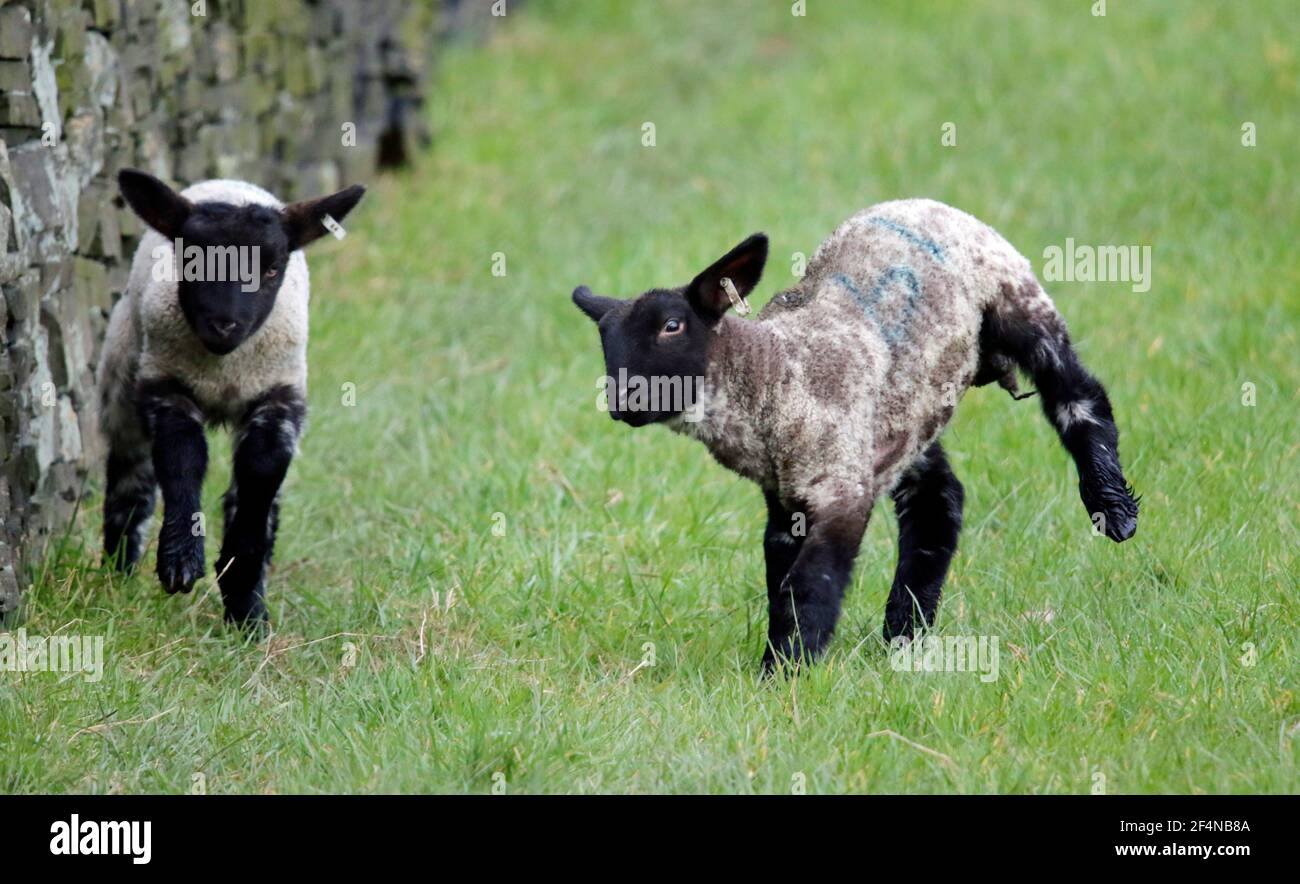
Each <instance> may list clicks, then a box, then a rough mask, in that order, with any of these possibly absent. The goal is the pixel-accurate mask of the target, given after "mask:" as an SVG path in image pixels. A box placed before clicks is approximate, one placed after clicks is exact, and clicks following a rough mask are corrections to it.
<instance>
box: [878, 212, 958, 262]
mask: <svg viewBox="0 0 1300 884" xmlns="http://www.w3.org/2000/svg"><path fill="white" fill-rule="evenodd" d="M867 223H868V224H874V225H876V226H877V227H883V228H885V229H886V230H891V231H893V232H894V233H897V234H898V235H899V236H901V237H902V238H903V239H905V240H907V241H908V242H910V243H911V244H912V245H914V246H917V247H918V248H922V249H925V250H926V251H927V252H929V253H930V257H932V258H934V260H936V261H938V262H939V263H940V264H942V263H943V246H941V245H939V244H938V243H937V242H935V241H934V240H932V239H930V238H929V237H928V236H922V235H921V234H919V233H916V232H914V231H912V229H911V228H908V227H904V226H903V225H902V224H899V223H898V222H897V221H890V220H889V219H888V218H881V217H879V216H877V217H873V218H868V219H867Z"/></svg>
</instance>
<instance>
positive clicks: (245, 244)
mask: <svg viewBox="0 0 1300 884" xmlns="http://www.w3.org/2000/svg"><path fill="white" fill-rule="evenodd" d="M180 238H181V243H182V251H183V254H182V255H180V256H178V261H177V270H178V277H177V292H178V295H179V298H180V304H181V311H182V312H183V313H184V314H185V319H186V321H187V322H188V323H189V324H190V328H192V329H193V330H194V334H195V335H197V336H198V339H199V340H200V341H201V342H202V343H203V346H204V347H206V348H207V349H208V351H209V352H211V353H215V354H217V355H218V356H224V355H225V354H227V353H230V352H232V351H233V350H234V349H235V348H237V347H238V346H239V345H240V344H242V343H244V341H246V340H247V339H248V338H249V337H250V336H251V335H252V334H253V333H254V332H256V331H257V330H258V329H259V328H261V327H262V323H264V322H265V321H266V317H268V316H269V315H270V314H271V310H272V308H274V307H275V298H276V295H277V294H278V293H279V291H280V284H281V283H282V282H283V280H284V271H285V266H286V265H287V264H288V262H289V251H290V249H289V237H288V234H287V233H286V232H285V228H284V222H283V219H282V218H281V215H280V213H279V212H278V211H276V210H275V209H272V208H269V207H267V206H232V205H228V204H225V203H199V204H198V205H196V206H195V207H194V211H192V212H191V213H190V215H189V217H188V218H186V220H185V223H184V224H183V225H182V226H181V236H180Z"/></svg>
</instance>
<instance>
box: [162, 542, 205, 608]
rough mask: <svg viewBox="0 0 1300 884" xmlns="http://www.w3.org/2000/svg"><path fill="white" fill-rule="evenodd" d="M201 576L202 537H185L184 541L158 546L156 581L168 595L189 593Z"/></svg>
mask: <svg viewBox="0 0 1300 884" xmlns="http://www.w3.org/2000/svg"><path fill="white" fill-rule="evenodd" d="M202 576H203V538H202V537H188V536H187V537H186V538H185V539H184V540H180V541H174V542H172V543H167V544H164V545H160V546H159V549H158V580H159V581H160V582H161V583H162V585H163V589H165V590H167V592H168V593H169V594H171V595H174V594H176V593H178V592H190V591H191V590H192V589H194V584H195V583H196V582H197V581H198V579H199V578H200V577H202Z"/></svg>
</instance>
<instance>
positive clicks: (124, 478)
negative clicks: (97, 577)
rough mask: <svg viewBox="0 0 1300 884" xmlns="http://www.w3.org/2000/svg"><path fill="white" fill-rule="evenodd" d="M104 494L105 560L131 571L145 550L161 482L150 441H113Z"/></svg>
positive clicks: (121, 569)
mask: <svg viewBox="0 0 1300 884" xmlns="http://www.w3.org/2000/svg"><path fill="white" fill-rule="evenodd" d="M107 472H108V476H107V483H106V484H107V488H106V491H105V494H104V561H105V562H109V563H112V564H113V565H114V566H115V567H116V568H117V569H118V570H119V571H130V570H131V569H133V568H134V567H135V565H136V563H137V562H139V561H140V554H141V553H142V552H143V551H144V545H145V544H144V532H145V528H146V526H147V524H148V522H149V518H150V517H151V516H152V515H153V510H154V500H155V498H156V497H157V489H158V483H157V481H156V480H155V478H154V472H153V458H152V454H151V452H150V450H149V444H148V442H147V441H144V440H139V441H138V443H133V442H125V441H114V442H113V443H112V444H111V445H110V447H109V453H108V471H107Z"/></svg>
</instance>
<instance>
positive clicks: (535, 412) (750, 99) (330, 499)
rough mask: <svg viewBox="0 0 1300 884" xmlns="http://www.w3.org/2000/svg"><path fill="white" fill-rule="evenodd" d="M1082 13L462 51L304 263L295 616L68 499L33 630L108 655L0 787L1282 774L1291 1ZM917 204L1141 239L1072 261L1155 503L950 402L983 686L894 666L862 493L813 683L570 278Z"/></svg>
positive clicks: (774, 785) (894, 20)
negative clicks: (1113, 487)
mask: <svg viewBox="0 0 1300 884" xmlns="http://www.w3.org/2000/svg"><path fill="white" fill-rule="evenodd" d="M1089 6H1090V4H1089V3H1085V2H1068V3H1067V2H1052V3H1034V4H1026V3H1013V2H1009V0H1008V2H991V0H990V2H971V3H933V4H915V3H910V2H897V3H871V4H866V3H862V4H850V3H838V2H836V3H831V2H820V0H808V3H807V7H808V14H807V16H806V17H794V16H792V15H791V14H790V4H789V3H786V2H765V3H750V2H742V0H716V2H709V3H695V2H686V0H679V2H672V3H664V4H659V3H655V4H648V3H646V4H642V3H620V2H613V0H611V2H608V3H600V4H597V3H582V4H578V3H558V2H555V3H550V2H543V0H538V2H532V3H529V4H528V5H527V6H525V7H523V8H522V9H520V10H518V11H512V12H511V13H510V15H509V16H508V17H507V19H506V20H505V21H504V22H503V23H502V26H501V27H500V28H498V29H497V31H496V32H495V33H494V35H493V36H492V37H491V39H489V40H488V41H487V42H486V44H485V45H482V46H473V45H468V44H464V45H459V46H457V47H455V48H454V49H452V50H450V51H449V52H447V53H445V54H444V56H443V58H442V62H441V66H440V71H439V75H438V80H437V84H436V88H435V90H434V92H435V94H434V96H433V102H432V106H431V108H430V112H431V113H432V115H433V119H434V124H435V128H436V131H437V136H436V141H435V144H434V145H433V147H432V149H431V150H430V152H429V154H428V155H427V156H426V157H424V158H423V161H422V163H421V165H420V166H419V167H418V168H417V169H416V170H415V171H413V172H410V173H406V174H402V175H401V176H399V177H395V178H388V179H383V180H379V181H377V182H375V183H374V185H373V189H372V191H371V194H370V196H369V197H368V198H367V200H366V201H365V202H363V203H362V205H361V208H360V209H359V210H358V212H357V213H355V215H354V216H353V218H350V219H349V224H348V226H349V236H348V237H347V239H346V241H345V242H343V243H334V242H332V241H331V242H330V243H329V244H327V245H324V246H321V247H320V248H319V250H318V251H317V252H315V253H314V254H313V255H312V256H311V262H312V268H313V269H312V272H313V276H314V281H315V283H314V287H315V291H314V295H315V301H314V306H313V309H314V311H315V313H314V318H313V336H312V345H311V357H310V358H311V364H312V390H311V407H312V412H311V421H310V425H309V428H308V432H307V435H306V437H305V439H304V442H303V445H302V451H301V455H300V457H299V459H298V460H297V461H296V462H295V465H294V467H293V469H292V471H291V473H290V478H289V482H288V485H287V487H286V493H285V497H284V511H283V518H282V528H281V534H280V541H279V546H278V549H277V563H276V566H275V568H274V571H273V573H272V575H271V577H270V584H269V585H270V591H269V597H270V607H271V613H272V618H273V621H274V624H275V627H276V631H275V632H274V634H273V635H272V636H271V637H270V639H269V640H267V641H262V642H245V641H242V640H241V639H240V637H239V636H238V635H236V634H232V633H231V632H230V631H228V630H227V629H225V628H223V627H222V624H221V604H220V599H219V596H218V594H217V592H216V588H215V585H214V583H213V581H212V578H211V575H210V574H209V576H208V577H207V578H205V580H204V581H203V582H202V583H201V584H200V586H199V588H198V589H197V590H196V592H195V594H194V595H192V596H185V597H174V598H169V597H166V596H165V595H164V593H163V591H162V590H161V589H160V588H159V586H158V584H157V582H156V580H155V578H154V576H153V553H152V550H151V551H150V553H149V554H148V556H147V558H146V561H145V563H144V566H143V568H142V570H141V573H140V574H138V575H137V576H135V577H132V578H130V579H121V578H119V577H117V576H114V575H112V574H109V573H106V572H104V571H103V570H101V569H100V567H99V564H98V553H97V550H98V531H99V516H98V506H99V501H98V498H97V497H95V496H91V497H90V498H88V499H87V501H86V502H85V514H84V518H82V519H81V520H80V522H79V524H78V525H77V526H76V527H75V528H74V529H73V530H72V531H71V532H70V533H69V535H68V536H67V537H66V538H62V539H60V541H59V542H58V543H56V544H55V545H54V548H53V549H52V550H51V554H50V555H49V556H48V558H47V560H46V564H45V567H44V569H43V570H42V572H41V573H40V574H37V575H35V581H34V584H33V586H32V588H31V589H30V591H29V593H28V596H27V608H26V613H25V617H24V619H23V620H22V621H21V622H20V623H19V624H15V626H18V625H21V626H23V627H24V628H25V629H26V630H27V631H28V632H29V633H34V634H41V635H53V634H84V635H103V636H104V637H105V649H106V660H107V670H106V672H105V675H104V678H103V679H102V680H101V681H99V682H98V683H89V682H88V681H86V680H85V679H83V678H81V677H79V676H75V675H74V676H59V675H54V674H47V673H27V674H15V673H3V674H0V791H3V792H44V791H78V792H134V791H149V792H154V791H162V792H182V791H189V790H191V789H192V788H194V784H195V783H196V782H201V783H202V785H203V787H204V788H206V790H207V791H209V792H249V791H251V792H325V791H439V792H444V791H445V792H462V791H468V792H478V793H485V792H489V791H491V790H493V787H494V785H496V787H497V789H498V790H500V789H501V788H504V789H505V790H506V791H508V792H606V791H610V792H657V791H682V792H723V793H737V792H739V793H749V792H763V793H766V792H776V793H787V792H790V791H791V790H792V788H797V787H798V786H800V785H801V784H802V785H803V787H804V788H806V790H807V791H808V792H810V793H814V792H816V793H824V792H858V791H872V792H949V791H958V792H990V791H997V792H1053V793H1060V792H1065V793H1070V792H1075V793H1078V792H1084V793H1086V792H1090V791H1094V790H1095V789H1097V788H1099V787H1100V788H1104V790H1105V791H1107V792H1111V793H1115V792H1164V791H1172V792H1256V791H1268V792H1295V791H1297V789H1300V684H1298V681H1297V673H1298V672H1300V646H1298V643H1300V599H1298V597H1297V574H1298V573H1300V563H1298V562H1297V557H1296V549H1297V546H1300V533H1298V531H1297V515H1298V509H1297V507H1298V501H1300V469H1297V456H1296V455H1297V448H1298V447H1300V433H1298V432H1297V429H1298V428H1300V419H1298V418H1297V410H1298V409H1297V394H1298V392H1300V358H1297V355H1296V354H1297V352H1300V351H1298V348H1300V340H1298V338H1297V316H1300V260H1298V259H1297V252H1296V231H1297V230H1300V184H1298V183H1297V182H1298V181H1300V179H1298V178H1297V175H1296V168H1295V159H1296V156H1297V153H1296V145H1297V144H1298V143H1300V123H1298V122H1297V115H1296V107H1297V101H1298V100H1300V95H1298V94H1297V91H1298V90H1297V83H1298V82H1300V59H1298V58H1297V50H1296V47H1295V45H1294V44H1293V43H1290V42H1287V41H1286V40H1285V38H1284V34H1285V33H1286V31H1287V27H1288V24H1289V23H1290V22H1291V21H1292V18H1293V12H1294V10H1293V9H1292V8H1291V4H1289V3H1287V2H1285V0H1278V2H1252V3H1248V4H1247V3H1229V2H1222V3H1185V2H1174V0H1170V2H1150V3H1147V2H1143V3H1111V4H1109V6H1110V9H1109V10H1108V12H1109V14H1108V15H1107V16H1105V17H1094V16H1092V15H1091V14H1090V11H1089ZM646 122H651V123H653V124H654V127H655V128H654V134H655V145H654V146H653V147H647V146H643V143H642V140H643V131H644V130H643V124H644V123H646ZM949 122H950V123H954V124H955V127H956V128H955V131H956V136H957V143H956V145H955V146H945V145H943V144H942V143H941V136H942V135H943V131H944V130H943V127H944V124H945V123H949ZM1245 122H1253V123H1254V124H1255V126H1256V132H1257V146H1255V147H1247V146H1243V144H1242V137H1243V136H1242V125H1243V123H1245ZM319 137H333V136H327V134H326V133H321V134H320V136H319ZM902 196H929V197H933V198H936V199H940V200H943V201H945V202H949V203H952V204H954V205H956V206H958V207H960V208H963V209H965V210H967V211H969V212H971V213H973V214H975V215H976V216H978V217H980V218H981V219H982V220H984V221H987V222H988V223H990V224H992V225H993V226H994V227H996V228H997V229H999V230H1000V231H1001V232H1002V233H1003V234H1004V235H1005V236H1006V237H1007V238H1008V239H1009V240H1010V241H1011V242H1012V243H1014V244H1016V245H1017V246H1018V247H1019V248H1020V249H1021V251H1022V252H1024V253H1025V254H1026V255H1027V256H1029V257H1030V259H1031V260H1032V261H1033V262H1034V264H1035V267H1037V268H1039V269H1041V268H1042V264H1043V262H1042V256H1043V250H1044V249H1045V248H1047V247H1048V246H1051V245H1064V242H1065V240H1066V238H1067V237H1072V238H1073V239H1074V240H1075V241H1076V242H1078V243H1087V244H1095V245H1103V244H1138V245H1150V246H1151V247H1152V250H1153V268H1152V275H1151V282H1152V285H1151V288H1150V291H1147V292H1143V293H1136V292H1134V291H1132V286H1131V285H1129V284H1127V283H1080V282H1073V283H1068V282H1056V283H1049V284H1048V289H1049V290H1050V291H1051V292H1052V294H1053V296H1054V297H1055V299H1056V301H1057V304H1058V305H1059V306H1060V308H1061V310H1062V312H1063V313H1064V314H1065V316H1066V318H1067V320H1068V321H1069V323H1070V325H1071V329H1072V333H1073V335H1074V337H1075V339H1076V340H1077V342H1078V346H1079V349H1080V351H1081V353H1082V356H1083V358H1084V360H1085V361H1086V362H1087V363H1088V364H1089V365H1090V366H1091V367H1092V368H1093V369H1094V370H1095V371H1096V373H1097V374H1099V375H1100V376H1101V377H1102V378H1103V380H1104V381H1105V382H1106V383H1107V385H1108V387H1109V390H1110V393H1111V398H1112V399H1113V401H1114V404H1115V409H1116V412H1117V416H1118V420H1119V424H1120V427H1121V430H1122V432H1123V440H1122V444H1123V454H1124V458H1125V462H1126V467H1127V472H1128V474H1129V477H1130V479H1131V480H1132V481H1133V482H1134V484H1135V485H1136V488H1137V490H1138V492H1139V493H1141V494H1142V495H1143V509H1142V520H1141V523H1140V526H1139V530H1138V534H1137V536H1136V537H1135V538H1134V539H1133V540H1131V541H1129V542H1128V543H1125V544H1123V545H1122V546H1116V545H1114V544H1112V543H1110V542H1109V541H1106V540H1104V539H1100V538H1096V537H1094V536H1093V535H1092V533H1091V525H1090V523H1089V522H1088V519H1087V515H1086V513H1085V512H1084V511H1083V508H1082V507H1081V506H1080V504H1079V501H1078V497H1077V493H1076V490H1075V476H1074V472H1073V467H1072V465H1071V463H1070V462H1069V459H1068V457H1067V455H1066V454H1065V453H1064V452H1063V451H1062V450H1061V449H1060V447H1059V446H1058V444H1057V442H1056V440H1055V437H1054V436H1053V434H1052V432H1051V429H1050V427H1049V426H1048V425H1047V423H1046V422H1045V421H1044V420H1043V418H1042V416H1041V414H1040V413H1039V410H1038V406H1037V404H1036V403H1035V402H1034V401H1033V400H1030V401H1028V402H1022V403H1014V402H1012V401H1011V400H1010V399H1009V398H1008V397H1007V396H1006V395H1005V394H1004V393H1003V392H1002V391H1000V390H998V389H997V388H996V387H986V388H982V389H978V390H974V391H972V392H971V393H970V394H968V396H967V398H966V400H965V402H964V405H963V407H962V409H961V410H960V411H959V413H958V417H957V420H956V421H955V422H954V424H953V425H952V426H951V427H950V429H949V431H948V433H947V435H946V437H945V439H946V445H947V448H948V450H949V452H950V456H951V458H952V460H953V466H954V469H955V470H956V472H957V474H958V475H959V476H960V477H961V478H962V480H963V481H964V483H965V486H966V492H967V506H966V525H967V527H966V531H965V532H964V534H963V536H962V546H961V550H960V551H959V553H958V555H957V557H956V560H955V562H954V565H953V570H952V573H951V576H950V579H949V582H948V585H947V591H946V595H945V600H944V603H943V605H942V606H941V608H940V615H939V624H938V628H939V632H940V634H942V635H976V636H979V635H983V636H997V637H998V638H999V641H1000V649H1001V656H1000V671H999V675H998V678H997V679H995V680H993V681H991V682H988V683H986V682H984V681H982V680H981V679H980V678H978V677H977V676H974V675H971V674H969V673H946V674H944V673H938V674H935V673H903V672H895V671H894V670H893V669H891V667H890V665H889V658H888V656H887V653H886V651H885V650H884V649H883V648H882V646H881V645H880V643H879V641H878V639H877V635H878V632H879V626H880V622H881V619H882V611H883V606H884V601H885V597H886V595H887V592H888V586H889V582H890V579H891V576H892V573H893V567H894V538H895V526H894V519H893V514H892V511H891V510H890V508H889V507H887V506H881V507H879V508H878V509H877V511H876V515H875V517H874V519H873V524H872V525H871V527H870V529H869V530H868V533H867V538H866V541H865V543H864V546H863V550H862V555H861V557H860V559H859V565H858V569H857V573H856V576H855V579H854V583H853V586H852V588H851V590H850V593H849V598H848V601H847V605H846V609H845V613H844V617H843V620H842V621H841V627H840V630H839V634H838V638H837V640H836V643H835V645H834V648H833V651H832V653H831V655H830V656H829V658H828V659H827V660H826V661H825V662H824V664H823V665H821V666H819V667H817V668H815V669H813V670H811V671H805V672H803V673H802V674H800V675H799V676H797V677H795V678H791V679H778V680H775V681H764V680H762V679H760V678H759V673H758V660H759V656H760V654H761V652H762V645H763V640H764V634H765V625H766V595H765V591H764V588H763V565H762V551H761V532H762V526H763V520H764V509H763V504H762V498H761V495H760V494H759V492H758V491H757V489H756V488H755V487H753V486H752V485H750V484H747V483H745V482H744V481H742V480H740V479H738V478H735V477H733V476H732V475H731V474H729V473H726V472H725V471H723V470H722V469H721V468H720V467H718V466H717V465H716V464H714V463H713V461H712V459H711V458H710V457H709V455H708V454H707V452H706V451H705V450H704V449H703V448H702V447H700V446H699V445H698V444H697V443H694V442H692V441H690V440H686V439H683V438H679V437H676V436H674V435H672V434H671V433H668V432H666V431H663V430H659V429H653V428H652V429H646V430H641V431H632V430H629V429H628V428H627V427H625V426H622V425H616V424H614V423H613V422H611V421H610V420H609V418H608V417H607V416H606V415H605V414H603V413H601V412H600V411H598V410H597V408H596V407H595V402H596V381H597V378H598V377H599V376H600V375H601V374H602V370H603V363H602V361H601V358H600V354H599V344H598V340H597V336H596V334H595V332H594V330H593V329H592V327H591V325H590V323H589V322H588V321H587V320H586V319H585V318H584V317H583V316H581V315H580V314H579V313H578V312H577V311H576V310H575V309H574V307H573V306H572V304H571V303H570V301H569V292H570V291H571V290H572V289H573V287H574V286H575V285H577V284H580V283H585V284H589V285H591V286H592V287H593V288H595V289H596V290H597V291H600V292H603V293H606V294H619V295H623V296H628V295H632V294H636V293H638V292H640V291H641V290H643V289H645V288H649V287H651V286H652V285H661V284H679V283H682V282H685V281H687V280H689V279H690V277H691V276H692V275H693V274H694V273H695V272H696V271H697V270H699V269H702V268H703V266H705V264H706V263H708V262H709V261H711V260H712V259H714V258H716V257H717V256H719V255H720V254H722V253H723V252H724V251H725V250H726V249H727V248H729V247H730V246H731V245H733V244H734V243H735V242H737V241H738V240H740V239H741V238H742V237H743V236H745V235H746V234H748V233H750V232H752V231H754V230H760V229H761V230H765V231H766V232H767V233H768V234H769V235H770V236H771V238H772V252H773V257H772V260H771V262H770V264H769V266H768V273H767V276H766V279H765V281H764V284H763V286H762V288H761V293H762V296H761V297H760V298H759V299H758V300H759V301H760V302H761V301H762V300H765V299H766V298H767V297H769V296H770V295H771V294H772V293H774V292H776V291H778V290H780V289H781V288H782V287H784V286H787V285H788V284H789V282H790V277H788V276H787V274H789V273H790V272H791V266H792V257H791V256H792V255H793V254H794V253H795V252H804V253H808V254H810V253H811V252H812V250H813V249H814V248H815V247H816V245H817V244H818V242H820V240H821V239H822V238H823V237H825V236H826V235H827V234H828V233H829V232H830V231H831V230H832V229H833V228H834V227H835V226H836V225H837V224H838V223H839V222H840V221H841V220H842V219H844V218H845V217H847V216H848V215H849V214H851V213H852V212H854V211H856V210H857V209H859V208H862V207H865V206H867V205H870V204H872V203H875V202H879V201H882V200H885V199H892V198H896V197H902ZM494 253H502V255H503V256H504V260H505V271H506V272H505V275H504V276H498V275H494V274H493V272H492V271H493V266H494ZM498 257H499V256H498ZM349 384H352V385H355V404H354V405H347V404H345V396H346V393H347V391H349V390H351V389H352V388H351V387H347V386H346V385H349ZM1245 384H1251V385H1253V390H1254V396H1255V404H1254V405H1253V406H1250V405H1244V404H1243V396H1244V395H1246V394H1244V393H1243V385H1245ZM1245 389H1247V390H1249V389H1251V388H1245ZM214 438H219V437H214ZM228 452H229V448H228V444H227V442H226V440H225V439H224V437H220V440H219V441H217V442H216V443H215V447H214V451H213V458H212V464H213V466H212V469H211V473H210V475H209V477H208V482H207V486H206V491H205V503H206V505H207V509H208V513H209V522H210V524H213V525H219V524H220V517H219V511H220V493H221V491H222V490H223V488H224V483H225V481H226V479H227V476H228V470H229V457H228ZM156 524H157V523H156V522H155V526H156ZM494 529H495V530H494ZM217 542H218V538H216V537H212V538H209V548H208V563H209V569H210V568H211V562H212V560H213V558H215V555H216V546H217ZM648 647H649V651H652V652H653V654H652V656H653V661H654V662H653V665H645V661H646V659H647V655H648V653H649V651H648V650H647V648H648Z"/></svg>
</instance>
